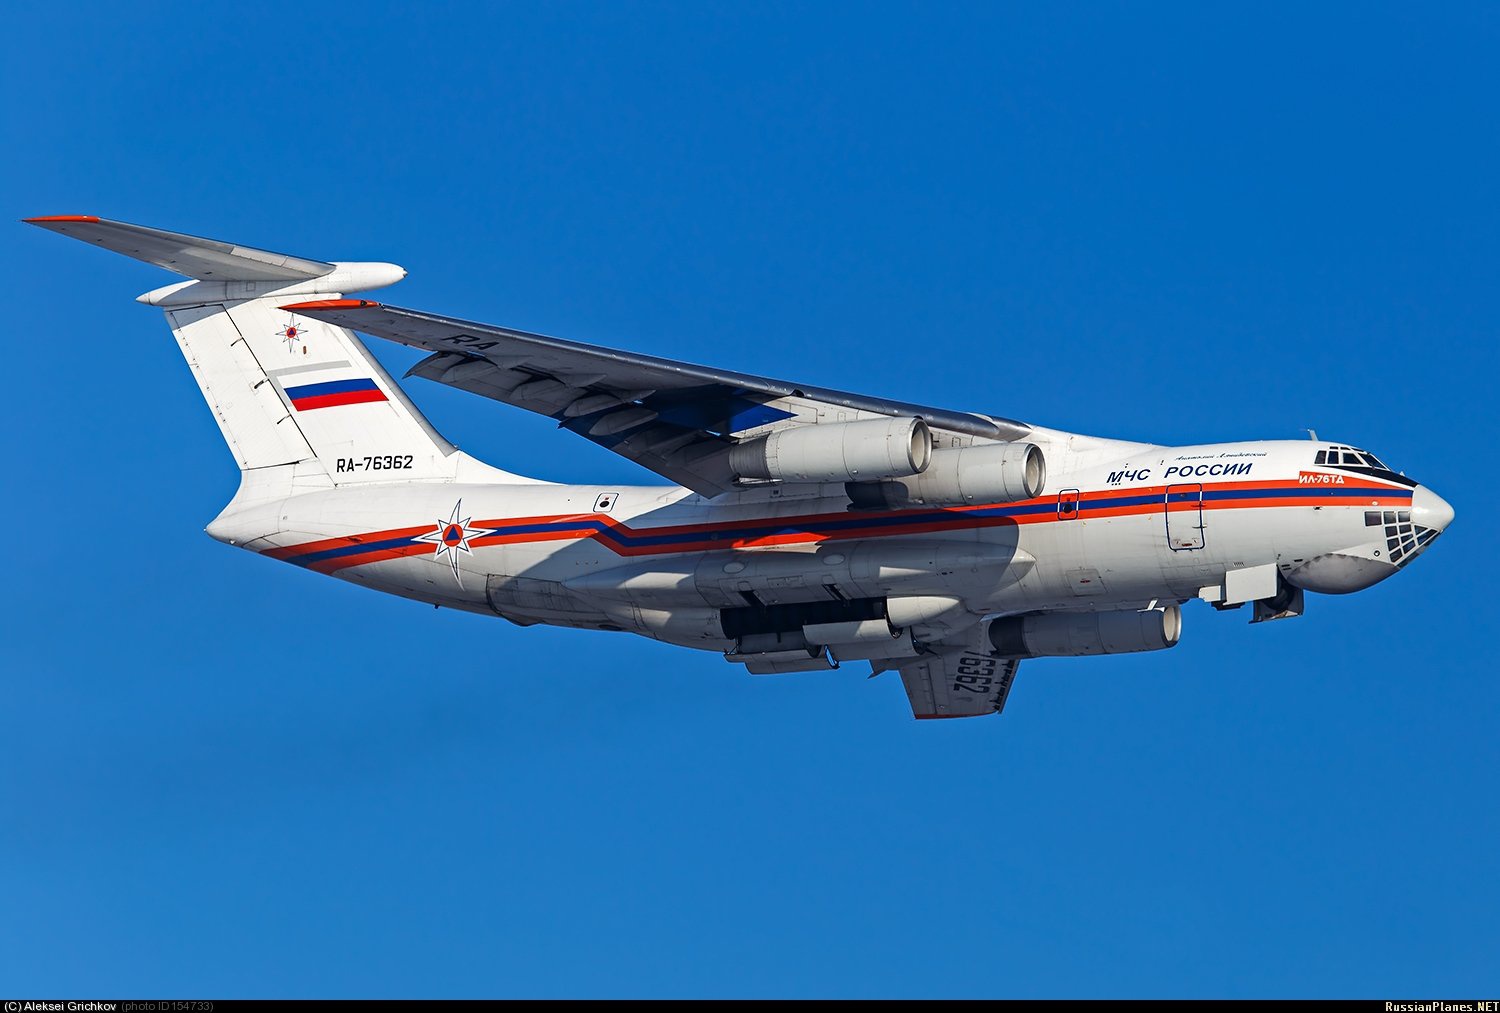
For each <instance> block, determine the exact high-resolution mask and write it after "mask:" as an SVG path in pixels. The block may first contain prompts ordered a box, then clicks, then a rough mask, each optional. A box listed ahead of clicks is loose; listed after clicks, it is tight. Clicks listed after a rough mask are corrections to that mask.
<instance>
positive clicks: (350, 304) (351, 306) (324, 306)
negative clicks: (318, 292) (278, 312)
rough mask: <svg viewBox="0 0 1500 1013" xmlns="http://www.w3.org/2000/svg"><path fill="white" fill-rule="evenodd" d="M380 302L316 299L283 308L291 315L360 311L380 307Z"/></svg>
mask: <svg viewBox="0 0 1500 1013" xmlns="http://www.w3.org/2000/svg"><path fill="white" fill-rule="evenodd" d="M379 305H380V303H378V302H371V301H370V300H368V299H314V300H312V301H311V302H294V303H288V304H287V305H285V306H283V307H281V308H282V309H284V310H287V311H289V312H291V313H300V312H302V311H304V310H358V309H368V308H369V307H371V306H379Z"/></svg>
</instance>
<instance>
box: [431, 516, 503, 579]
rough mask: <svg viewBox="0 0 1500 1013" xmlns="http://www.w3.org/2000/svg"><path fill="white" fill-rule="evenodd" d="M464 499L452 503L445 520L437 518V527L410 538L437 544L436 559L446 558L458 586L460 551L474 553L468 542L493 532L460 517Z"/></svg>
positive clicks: (461, 577)
mask: <svg viewBox="0 0 1500 1013" xmlns="http://www.w3.org/2000/svg"><path fill="white" fill-rule="evenodd" d="M463 508H464V501H463V500H459V501H458V502H457V503H455V504H453V513H452V515H451V516H450V517H449V518H448V519H447V520H446V521H445V520H443V519H441V518H439V519H438V522H437V527H436V528H435V529H434V530H432V531H429V532H427V534H425V535H417V536H416V537H415V538H413V539H412V541H414V542H427V543H428V544H429V545H435V546H437V548H436V549H434V550H433V556H434V558H436V559H447V560H448V562H449V564H450V565H451V566H452V567H453V579H454V580H456V581H458V586H459V587H463V583H464V580H463V575H462V574H461V573H459V570H458V557H459V554H460V553H462V554H463V555H465V556H472V555H474V550H473V549H472V548H470V546H469V543H470V542H472V541H473V540H474V539H476V538H483V537H484V536H485V535H492V534H494V533H495V530H494V529H493V528H476V527H474V526H473V522H472V518H469V517H464V518H460V517H459V514H461V513H463Z"/></svg>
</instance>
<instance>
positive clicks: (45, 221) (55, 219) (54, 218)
mask: <svg viewBox="0 0 1500 1013" xmlns="http://www.w3.org/2000/svg"><path fill="white" fill-rule="evenodd" d="M98 220H99V216H98V215H38V216H37V217H35V218H22V219H21V221H23V222H25V223H26V224H27V225H50V224H55V223H59V222H75V223H76V222H97V221H98Z"/></svg>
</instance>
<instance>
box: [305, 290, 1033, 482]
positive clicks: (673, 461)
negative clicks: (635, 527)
mask: <svg viewBox="0 0 1500 1013" xmlns="http://www.w3.org/2000/svg"><path fill="white" fill-rule="evenodd" d="M285 308H286V309H287V310H289V311H292V312H294V313H299V314H302V315H303V316H308V317H312V318H314V319H317V320H326V321H328V322H329V323H332V324H338V325H340V326H343V327H350V328H353V329H355V330H359V331H363V332H365V333H366V334H373V335H376V336H377V337H381V338H388V339H390V340H392V341H399V342H400V343H402V344H404V345H411V346H413V347H416V348H424V349H427V350H428V351H430V352H432V353H433V354H432V355H430V356H428V357H427V358H426V359H423V360H422V361H421V362H419V363H418V364H417V365H416V366H414V367H412V369H411V370H410V371H408V373H407V375H408V376H421V377H425V378H427V379H429V380H436V381H437V382H438V383H444V384H447V385H449V386H451V387H458V388H459V389H461V390H467V391H471V392H472V393H475V394H482V395H484V396H485V397H488V398H493V399H494V400H496V401H503V402H505V403H506V404H510V405H515V406H516V407H518V408H525V409H526V410H528V411H533V412H537V413H538V414H541V415H546V416H549V417H550V418H554V419H556V420H557V421H558V424H559V425H560V426H561V427H562V428H564V429H570V430H572V431H573V432H575V433H577V434H579V435H580V436H582V437H584V438H585V439H588V440H591V441H592V442H594V443H597V444H598V445H600V446H602V447H605V448H607V449H609V450H613V451H614V452H615V453H617V454H620V455H621V456H623V457H627V458H629V459H630V460H632V461H635V462H636V463H638V464H640V465H642V466H643V467H646V468H649V469H650V470H651V471H654V472H656V473H657V474H658V475H662V476H663V477H665V478H667V479H670V480H671V481H673V482H676V483H677V484H678V485H683V486H686V487H688V488H689V489H692V490H693V491H694V492H698V493H702V494H703V495H706V496H716V495H718V494H719V493H722V492H726V491H728V490H729V489H731V488H733V487H734V484H735V482H734V475H733V473H732V472H731V471H730V468H729V460H728V458H729V448H730V447H731V446H732V445H733V444H734V443H735V442H737V441H739V440H741V439H745V438H747V437H755V436H761V435H764V434H766V433H769V432H772V431H774V430H777V429H780V428H785V427H789V426H796V425H809V424H814V423H818V422H845V421H847V422H854V421H858V420H861V419H872V418H879V417H881V416H886V417H913V416H918V417H921V418H922V419H924V420H926V422H927V424H928V425H929V426H930V427H931V428H933V429H935V430H946V431H948V432H951V433H957V434H963V435H964V436H967V437H981V438H984V439H991V440H1011V439H1017V438H1019V437H1021V436H1024V435H1025V434H1026V433H1028V432H1030V427H1028V426H1025V425H1023V424H1021V423H1019V422H1013V421H1011V420H1009V419H1001V418H995V417H992V416H988V415H974V414H969V413H966V412H954V411H948V410H945V409H941V408H929V407H926V406H923V405H914V404H907V403H905V402H901V401H887V400H883V399H880V398H872V397H864V396H861V395H858V394H849V393H845V392H842V391H836V390H827V389H824V388H821V387H812V386H808V385H805V384H793V383H788V382H786V381H784V380H772V379H769V378H767V377H763V376H753V375H751V374H749V373H737V372H733V371H731V370H724V369H714V368H711V367H708V366H696V365H693V364H691V363H686V362H676V361H674V360H672V359H663V358H658V357H656V356H654V355H642V354H639V353H635V352H622V351H617V350H615V349H611V348H603V347H600V346H598V345H587V344H583V343H582V342H577V341H567V340H564V339H562V338H551V337H547V336H545V335H542V334H531V333H528V332H526V331H517V330H511V329H510V328H507V327H494V326H491V325H489V324H479V323H474V322H472V321H468V320H459V319H455V318H453V317H443V316H437V315H434V314H431V313H419V312H417V311H415V310H406V309H399V308H397V307H394V306H385V305H382V304H380V303H375V302H368V301H366V300H363V299H327V300H320V301H316V302H304V303H294V304H292V305H289V306H287V307H285Z"/></svg>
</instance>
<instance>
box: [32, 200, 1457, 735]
mask: <svg viewBox="0 0 1500 1013" xmlns="http://www.w3.org/2000/svg"><path fill="white" fill-rule="evenodd" d="M25 221H26V222H28V223H29V224H32V225H36V226H39V227H41V228H44V229H48V230H50V231H52V232H56V233H59V234H61V235H64V236H70V237H72V238H74V239H78V240H81V241H83V242H86V243H89V244H92V245H94V246H99V247H102V248H103V249H106V250H111V251H113V252H115V253H120V254H124V255H125V256H128V257H134V258H135V259H137V260H142V261H145V262H146V263H150V264H155V265H157V266H159V267H163V268H166V269H167V270H169V271H173V272H175V273H177V274H179V275H183V276H185V277H186V279H187V280H185V281H181V282H178V283H175V284H171V285H167V286H165V287H163V288H158V289H154V290H152V291H150V292H147V293H145V294H144V295H141V296H139V297H138V299H137V301H138V302H141V303H144V304H146V305H149V306H156V307H158V308H160V309H161V310H162V311H163V312H164V313H165V314H166V317H167V324H168V326H169V327H170V328H171V330H172V333H173V334H174V335H175V337H176V338H177V342H178V344H179V346H180V347H181V349H182V353H183V356H184V357H185V358H186V359H187V363H188V366H189V368H190V369H191V371H192V373H193V377H194V379H195V380H197V382H198V386H199V388H200V389H201V390H202V393H203V396H204V399H205V400H206V401H207V402H208V405H209V407H210V408H211V409H212V411H213V415H214V418H215V420H216V421H217V422H218V424H219V428H220V430H221V431H222V433H223V436H224V440H225V442H226V443H227V444H228V445H229V449H230V452H231V453H232V454H233V455H234V458H235V461H236V462H237V463H238V464H239V467H240V472H241V474H240V486H239V489H238V491H237V492H236V494H235V496H234V498H233V499H232V500H231V501H230V503H229V504H228V506H226V507H225V508H224V510H223V511H222V512H221V513H220V514H219V515H218V516H217V517H216V518H215V519H214V520H213V521H212V522H211V523H210V524H209V525H208V527H207V532H208V534H209V535H210V536H211V537H213V538H215V539H217V540H219V541H220V542H223V543H225V544H228V545H232V546H236V547H238V548H242V549H247V550H249V551H251V552H254V553H257V554H259V555H262V556H265V557H268V558H270V559H274V560H280V561H282V562H286V563H291V564H293V565H296V566H299V567H302V568H303V569H306V570H312V571H315V572H317V573H324V574H329V575H332V576H334V577H338V578H341V579H343V580H346V581H349V582H351V583H354V584H360V585H363V586H365V587H370V588H374V589H376V590H378V591H384V592H387V593H390V594H395V595H400V596H403V597H406V598H411V599H415V600H417V601H421V602H426V603H429V604H432V605H436V606H440V607H444V608H452V609H461V610H464V611H467V612H472V613H478V614H480V615H485V616H498V617H500V618H502V619H507V620H509V621H510V622H512V623H514V624H516V625H518V626H531V625H535V624H538V623H541V624H547V625H552V626H562V627H573V628H578V629H587V630H607V631H615V632H622V631H623V632H628V633H634V634H638V635H641V636H645V637H651V638H654V639H656V640H659V641H663V642H665V643H668V644H675V645H679V646H682V647H691V648H697V649H700V650H708V651H715V652H718V653H720V654H722V655H723V656H724V658H725V660H726V661H727V662H730V663H732V664H734V665H736V666H738V667H739V668H741V669H743V670H744V671H745V672H747V673H750V674H756V675H766V674H778V673H798V672H814V671H828V670H832V669H835V668H837V667H838V666H839V665H841V664H847V663H850V662H863V663H868V664H869V665H870V670H871V675H872V676H874V675H878V674H880V673H883V672H889V671H895V672H898V673H900V678H901V681H902V684H903V686H904V688H905V691H906V694H907V696H908V698H909V700H910V703H911V709H912V713H913V715H914V716H915V717H917V718H924V719H925V718H956V717H971V716H978V715H985V714H994V713H999V712H1001V711H1002V710H1003V709H1004V707H1005V703H1006V699H1007V697H1008V696H1009V694H1010V691H1011V687H1012V685H1013V684H1014V680H1015V675H1016V671H1017V667H1018V665H1019V663H1020V662H1021V661H1023V660H1026V659H1031V658H1053V657H1078V656H1088V655H1103V654H1120V653H1128V652H1137V651H1155V650H1164V649H1167V648H1171V647H1173V646H1174V645H1176V644H1177V642H1178V640H1179V637H1180V635H1181V630H1182V613H1181V607H1182V606H1183V605H1185V604H1186V603H1187V602H1189V601H1191V600H1194V599H1197V600H1202V601H1205V602H1208V603H1209V604H1211V605H1212V606H1213V607H1214V608H1216V609H1220V610H1229V609H1238V608H1241V607H1243V606H1245V605H1249V606H1250V616H1251V619H1250V621H1251V622H1252V623H1259V622H1265V621H1268V620H1275V619H1285V618H1291V617H1294V616H1299V615H1301V614H1302V612H1303V610H1304V597H1305V593H1306V592H1314V593H1319V594H1348V593H1351V592H1354V591H1359V590H1362V589H1364V588H1367V587H1370V586H1371V585H1373V584H1376V583H1378V582H1379V581H1382V580H1384V579H1386V578H1387V577H1389V576H1391V575H1392V574H1394V573H1396V572H1397V571H1398V570H1400V569H1402V568H1404V567H1406V566H1407V565H1409V564H1410V563H1411V561H1412V560H1413V559H1415V558H1416V557H1417V556H1419V555H1421V554H1422V553H1423V552H1424V551H1425V550H1426V549H1427V548H1428V547H1429V546H1430V545H1431V544H1432V542H1433V540H1434V539H1435V538H1436V537H1437V536H1438V535H1439V534H1441V533H1442V532H1443V531H1444V530H1445V529H1446V528H1447V527H1448V525H1449V523H1450V522H1451V521H1452V520H1453V508H1452V507H1451V506H1449V504H1448V503H1447V502H1445V501H1444V500H1443V499H1442V497H1440V496H1438V495H1437V494H1436V493H1435V492H1433V491H1432V490H1431V489H1429V488H1428V487H1427V486H1425V485H1420V484H1418V483H1417V482H1415V481H1413V480H1411V479H1409V478H1407V477H1405V475H1404V474H1400V473H1397V472H1395V471H1393V470H1391V469H1390V468H1389V467H1387V466H1386V464H1385V463H1384V462H1382V461H1381V460H1380V459H1379V458H1377V457H1376V456H1375V455H1374V454H1371V453H1369V452H1368V451H1366V450H1362V449H1360V448H1358V447H1355V446H1352V445H1348V444H1343V443H1330V442H1324V441H1321V440H1319V439H1318V438H1317V437H1316V435H1314V434H1309V435H1310V436H1311V437H1312V438H1311V439H1309V440H1268V441H1251V442H1240V443H1214V444H1205V445H1201V446H1177V447H1169V446H1157V445H1154V444H1148V443H1133V442H1126V441H1120V440H1110V439H1101V438H1096V437H1091V436H1083V435H1080V434H1077V433H1070V432H1064V431H1061V430H1056V429H1048V428H1044V427H1042V426H1038V425H1030V424H1027V423H1023V422H1018V421H1015V420H1013V419H1008V418H1003V417H1000V416H996V415H987V414H980V413H973V412H963V411H953V410H949V409H945V408H934V407H929V406H926V405H919V404H909V403H906V402H902V401H892V400H886V399H884V398H878V397H867V396H864V395H860V394H851V393H846V392H843V391H838V390H831V389H826V388H823V387H816V386H812V385H810V384H804V383H792V382H787V381H783V380H775V379H769V378H767V377H763V376H756V375H752V374H748V373H740V372H735V371H732V370H726V369H718V368H715V367H710V366H700V365H693V364H691V363H685V362H677V361H673V360H670V359H665V358H659V357H657V356H653V355H646V354H641V353H636V352H627V351H618V350H615V349H611V348H605V347H601V346H597V345H590V344H584V343H582V342H577V341H568V340H564V339H561V338H554V337H547V336H545V335H541V334H533V333H528V332H526V331H520V330H513V329H511V328H507V327H497V326H493V325H490V324H483V323H476V322H473V321H468V320H462V319H458V318H454V317H448V316H441V315H438V314H433V313H425V312H420V311H417V310H409V309H401V308H398V307H395V306H389V305H385V304H382V303H377V302H371V301H367V300H365V299H360V298H350V296H351V295H352V294H354V293H363V292H368V291H372V290H375V289H380V288H384V287H386V286H389V285H392V284H394V283H396V282H398V281H400V280H401V279H402V278H404V277H406V271H405V270H404V269H402V268H401V267H398V266H397V265H395V264H387V263H372V262H332V261H319V260H309V259H305V258H302V257H295V256H290V255H287V254H280V253H272V252H268V251H265V250H260V249H256V248H253V247H248V246H239V245H236V244H232V243H225V242H218V241H215V240H209V239H200V238H197V237H195V236H188V235H182V234H179V233H173V232H166V231H162V230H159V229H153V228H146V227H144V226H139V225H130V224H127V223H124V222H117V221H110V220H107V219H102V218H98V217H94V216H91V215H60V216H47V217H40V218H28V219H25ZM356 330H357V331H360V332H363V333H364V334H368V335H374V336H376V337H380V338H385V339H389V340H391V341H395V342H399V343H401V344H403V345H408V346H411V347H413V348H418V349H422V350H424V351H426V352H428V353H429V354H428V356H427V357H426V358H424V359H422V360H421V361H420V362H418V363H417V364H416V365H415V366H413V367H412V368H411V369H410V370H409V371H408V373H407V376H417V377H421V378H423V379H427V380H432V381H435V382H437V383H441V384H446V385H447V386H450V387H456V388H458V389H460V390H465V391H469V392H472V393H474V394H478V395H480V396H482V397H487V398H491V399H493V400H496V401H501V402H504V403H505V404H509V405H514V406H516V407H518V408H524V409H526V410H527V411H532V412H537V413H539V414H542V415H545V416H547V417H548V418H550V419H553V420H555V421H556V423H557V425H558V427H559V428H560V429H565V430H568V431H569V432H572V433H574V434H576V435H578V436H581V437H583V438H584V439H586V440H589V441H590V442H592V443H594V444H596V445H598V446H601V447H604V448H606V449H608V450H611V451H613V452H615V453H617V454H620V455H621V456H623V457H626V458H628V459H630V460H632V461H635V462H636V463H638V464H640V465H641V466H642V467H644V468H646V469H648V470H650V471H652V472H655V473H656V474H657V475H659V476H661V477H663V478H665V479H666V480H667V481H668V482H670V483H672V484H671V485H669V486H661V485H641V486H618V485H560V484H555V483H552V482H545V481H541V480H538V479H533V478H526V477H522V476H520V475H515V474H511V473H510V472H507V471H502V470H500V469H499V468H496V467H492V466H490V465H488V464H485V463H483V462H481V461H478V460H476V459H475V458H473V457H471V456H469V455H468V454H466V453H464V452H463V451H461V450H458V449H457V448H456V447H454V446H453V445H452V444H450V443H449V442H448V441H447V440H445V439H444V438H443V437H442V436H441V435H439V434H438V433H437V432H436V431H435V430H434V429H433V427H432V426H431V425H430V424H429V423H428V422H427V420H426V419H425V418H424V417H423V416H422V413H421V412H420V411H418V409H417V407H416V406H415V405H414V404H413V403H412V402H411V400H410V399H409V398H408V397H407V395H406V393H405V391H403V390H402V388H401V386H400V385H399V384H398V383H397V382H396V381H395V380H393V379H392V378H391V377H390V376H389V375H388V374H387V373H386V371H385V370H384V369H382V368H381V365H380V363H379V362H378V361H377V360H376V359H375V358H374V357H373V356H372V355H371V354H370V353H369V352H368V351H367V350H366V347H365V345H364V344H363V343H362V342H361V341H360V339H359V338H357V337H356V336H355V334H354V332H355V331H356Z"/></svg>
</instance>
